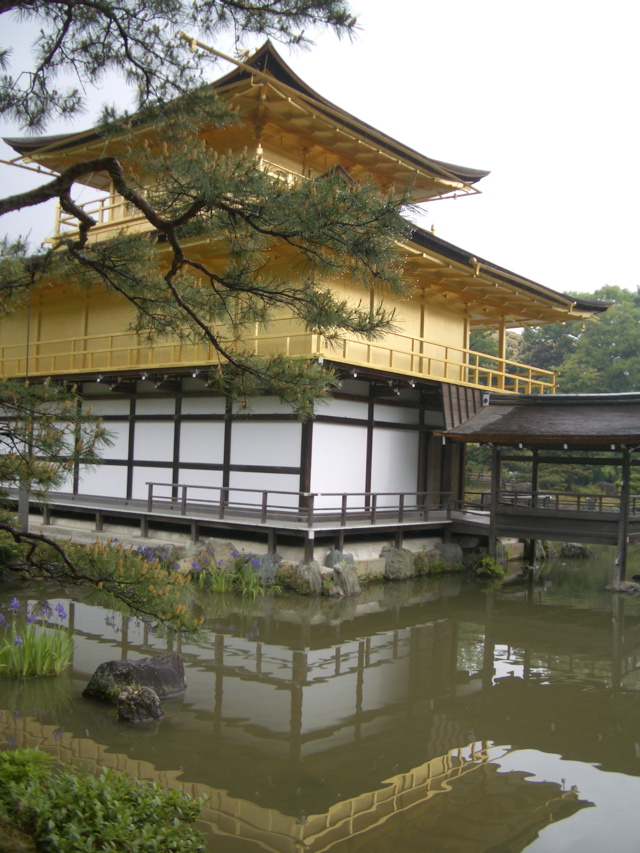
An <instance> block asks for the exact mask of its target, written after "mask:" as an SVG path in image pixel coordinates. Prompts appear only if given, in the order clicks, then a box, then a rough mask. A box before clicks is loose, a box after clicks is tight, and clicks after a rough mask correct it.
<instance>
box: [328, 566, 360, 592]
mask: <svg viewBox="0 0 640 853" xmlns="http://www.w3.org/2000/svg"><path fill="white" fill-rule="evenodd" d="M359 594H360V583H359V581H358V575H357V573H356V567H355V566H354V565H353V563H348V562H347V561H346V560H345V561H344V562H342V563H337V564H336V565H335V566H334V567H333V578H332V584H331V588H330V589H329V595H334V596H342V595H359Z"/></svg>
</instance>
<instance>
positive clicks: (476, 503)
mask: <svg viewBox="0 0 640 853" xmlns="http://www.w3.org/2000/svg"><path fill="white" fill-rule="evenodd" d="M490 504H491V493H490V492H489V491H469V490H467V491H466V492H465V498H464V501H461V502H460V508H461V509H463V508H469V509H478V508H482V509H486V510H488V509H489V507H490ZM498 504H499V506H511V507H514V508H517V507H527V508H529V509H535V510H554V511H557V510H563V511H565V510H566V511H569V512H599V513H603V512H612V513H613V512H615V513H618V512H620V498H619V497H612V496H611V495H603V494H602V493H601V492H598V493H597V494H596V493H594V494H579V493H577V492H549V491H546V490H539V491H537V492H531V491H526V492H525V491H523V492H517V491H501V492H500V493H499V495H498ZM629 515H630V516H635V515H640V495H631V496H630V501H629Z"/></svg>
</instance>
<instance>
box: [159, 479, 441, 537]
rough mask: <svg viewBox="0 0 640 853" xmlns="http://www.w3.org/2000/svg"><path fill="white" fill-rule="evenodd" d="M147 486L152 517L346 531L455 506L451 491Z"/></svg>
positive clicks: (425, 518)
mask: <svg viewBox="0 0 640 853" xmlns="http://www.w3.org/2000/svg"><path fill="white" fill-rule="evenodd" d="M147 487H148V496H147V512H148V513H153V512H162V511H163V510H166V509H169V510H171V511H172V512H179V514H180V515H183V516H186V515H189V514H193V513H194V512H206V513H207V514H210V516H211V518H212V519H213V518H216V519H220V520H222V519H225V518H227V519H228V518H231V517H232V518H236V519H237V518H242V517H250V518H254V519H255V520H256V521H259V522H260V523H261V524H266V523H267V522H269V521H280V522H282V521H285V522H286V521H288V522H293V523H295V524H296V525H297V526H299V525H300V524H302V525H304V526H305V527H308V528H312V527H314V525H315V524H317V523H320V522H332V523H338V524H339V525H340V526H341V527H346V526H347V525H348V524H349V523H354V522H358V523H364V524H370V525H376V524H380V523H384V522H385V520H387V521H389V520H391V521H393V523H395V524H403V523H405V522H409V521H428V520H429V515H430V513H432V512H435V511H440V512H441V513H442V512H446V513H447V514H448V512H449V506H450V494H449V493H448V492H285V491H279V490H277V489H246V488H241V487H238V488H234V487H230V486H200V485H189V484H185V483H153V482H151V483H147ZM447 517H448V515H447Z"/></svg>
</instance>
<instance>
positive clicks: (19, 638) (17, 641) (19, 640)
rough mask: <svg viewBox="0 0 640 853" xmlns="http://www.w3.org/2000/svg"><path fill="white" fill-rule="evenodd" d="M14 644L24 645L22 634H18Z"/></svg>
mask: <svg viewBox="0 0 640 853" xmlns="http://www.w3.org/2000/svg"><path fill="white" fill-rule="evenodd" d="M13 645H14V646H21V645H22V637H21V636H20V634H18V636H17V637H16V638H15V640H14V641H13Z"/></svg>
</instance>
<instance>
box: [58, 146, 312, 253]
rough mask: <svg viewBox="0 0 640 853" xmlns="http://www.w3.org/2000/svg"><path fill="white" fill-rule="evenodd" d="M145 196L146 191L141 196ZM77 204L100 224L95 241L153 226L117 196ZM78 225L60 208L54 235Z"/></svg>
mask: <svg viewBox="0 0 640 853" xmlns="http://www.w3.org/2000/svg"><path fill="white" fill-rule="evenodd" d="M258 163H259V166H260V168H261V169H262V170H263V171H265V172H268V173H269V174H271V175H274V176H275V177H279V178H282V179H283V180H284V181H286V182H287V183H288V184H292V183H294V182H295V181H299V180H302V179H303V178H304V175H303V174H302V173H301V172H297V171H295V170H293V169H289V168H287V167H286V166H281V165H279V164H278V163H273V162H271V161H270V160H265V159H264V158H260V159H259V161H258ZM145 194H146V193H145V191H144V190H143V191H142V195H145ZM76 203H77V205H78V207H79V208H80V209H81V210H83V211H84V212H85V213H86V214H88V215H89V216H91V217H92V218H93V219H95V221H96V223H97V224H96V226H94V228H93V229H92V231H91V235H92V236H93V238H94V239H95V238H97V239H104V238H105V237H107V236H110V235H108V233H106V232H109V231H111V230H112V229H114V228H118V229H123V230H125V231H128V230H135V231H140V230H145V229H149V230H150V229H151V227H152V226H151V225H150V224H149V222H147V220H146V219H145V217H144V216H143V215H142V214H141V213H140V211H139V210H138V209H137V208H136V207H134V205H132V204H131V203H130V202H127V201H126V200H125V199H124V198H123V197H122V196H121V195H119V194H117V193H112V194H105V195H103V196H100V197H99V198H92V199H89V200H88V201H84V202H82V201H78V202H76ZM78 225H79V223H78V220H77V219H76V217H75V216H73V215H72V214H70V213H66V211H64V210H62V208H61V207H60V206H59V205H58V209H57V212H56V220H55V226H54V234H55V236H56V237H57V236H59V235H67V234H71V233H73V232H74V231H77V230H78Z"/></svg>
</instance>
